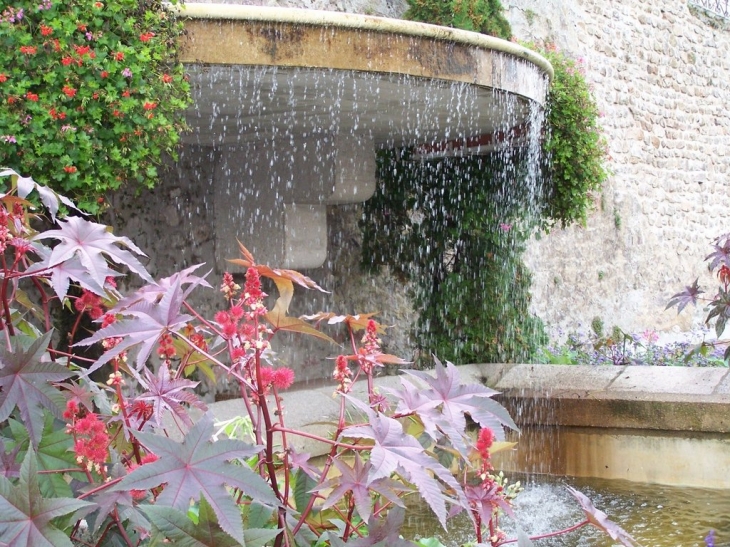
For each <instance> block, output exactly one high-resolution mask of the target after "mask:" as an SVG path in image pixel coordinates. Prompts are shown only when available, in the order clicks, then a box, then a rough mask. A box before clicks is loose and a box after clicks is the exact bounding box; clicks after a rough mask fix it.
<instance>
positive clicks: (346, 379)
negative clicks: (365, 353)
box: [332, 355, 352, 393]
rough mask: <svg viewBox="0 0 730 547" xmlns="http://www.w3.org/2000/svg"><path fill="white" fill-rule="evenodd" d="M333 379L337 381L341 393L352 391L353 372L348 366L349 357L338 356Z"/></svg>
mask: <svg viewBox="0 0 730 547" xmlns="http://www.w3.org/2000/svg"><path fill="white" fill-rule="evenodd" d="M332 378H334V379H335V381H337V383H338V384H339V386H337V391H339V392H340V393H347V392H348V391H350V384H352V370H350V367H349V366H348V364H347V357H345V356H344V355H338V356H337V360H336V361H335V371H334V372H333V373H332Z"/></svg>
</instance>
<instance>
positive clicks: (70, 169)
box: [63, 165, 78, 174]
mask: <svg viewBox="0 0 730 547" xmlns="http://www.w3.org/2000/svg"><path fill="white" fill-rule="evenodd" d="M63 170H64V171H66V172H67V173H68V174H71V173H75V172H76V171H78V169H76V166H75V165H67V166H66V167H64V168H63Z"/></svg>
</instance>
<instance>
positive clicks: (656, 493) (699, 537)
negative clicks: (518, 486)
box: [404, 476, 730, 547]
mask: <svg viewBox="0 0 730 547" xmlns="http://www.w3.org/2000/svg"><path fill="white" fill-rule="evenodd" d="M516 478H520V477H519V476H517V477H516ZM523 482H524V481H523ZM565 485H569V486H572V487H573V488H576V489H578V490H580V491H581V492H583V493H584V494H586V495H587V496H588V497H589V498H591V500H592V501H593V503H594V505H595V506H596V507H597V508H598V509H601V510H602V511H604V512H605V513H607V514H608V516H609V518H610V519H611V520H612V521H614V522H616V523H618V524H619V525H620V526H622V527H623V528H624V529H625V530H626V531H627V532H629V533H630V534H631V535H632V536H633V537H634V538H635V539H636V540H637V541H638V543H639V544H641V545H642V547H705V541H704V538H705V536H707V534H708V532H709V531H710V530H715V532H716V536H715V547H729V546H730V491H729V490H724V489H700V488H683V487H675V486H663V485H652V484H642V483H635V482H629V481H622V480H610V481H609V480H603V479H585V478H569V477H560V478H551V477H540V478H539V482H537V481H534V480H530V479H527V484H526V485H525V491H524V492H522V493H521V494H520V495H519V496H518V498H517V500H516V501H515V516H516V520H517V522H518V523H519V525H520V526H521V527H522V529H523V530H525V531H526V532H527V533H528V534H529V535H531V536H535V535H539V534H544V533H548V532H552V531H555V530H557V529H560V528H565V527H568V526H571V525H572V524H575V523H578V522H580V521H582V520H584V517H583V513H582V511H581V509H580V508H579V506H578V504H577V502H576V501H575V499H574V498H573V497H572V496H571V495H570V493H569V492H568V491H567V490H566V489H565V487H564V486H565ZM409 509H410V507H409ZM462 517H464V516H462V515H460V516H459V517H457V519H455V520H454V521H453V524H452V525H451V526H450V529H449V530H448V531H447V532H444V530H443V529H441V528H440V526H439V525H438V522H436V521H435V520H434V519H433V518H431V517H430V516H429V515H428V508H424V507H414V508H413V511H409V512H408V516H407V517H406V518H407V522H406V530H405V531H404V533H405V534H406V535H407V536H409V537H414V538H418V537H428V536H432V535H435V536H437V537H439V538H440V539H441V541H442V542H443V543H444V544H445V545H447V547H456V546H459V545H462V544H463V543H466V542H468V541H473V539H474V535H473V532H472V531H471V528H470V526H471V525H470V523H469V521H468V519H467V518H465V517H464V518H462ZM502 527H503V529H504V530H505V531H507V532H508V536H509V537H510V538H512V537H515V536H514V533H513V532H514V523H513V522H512V521H511V519H510V518H509V517H505V518H503V521H502ZM511 545H514V544H511ZM614 545H617V544H616V543H615V542H613V541H612V540H611V539H610V538H609V537H608V536H606V535H604V534H603V533H601V532H600V531H598V530H597V529H595V528H593V527H590V526H587V527H583V528H581V529H579V530H577V531H575V532H571V533H570V534H566V535H562V536H559V537H557V538H553V539H544V540H540V541H536V542H535V547H613V546H614Z"/></svg>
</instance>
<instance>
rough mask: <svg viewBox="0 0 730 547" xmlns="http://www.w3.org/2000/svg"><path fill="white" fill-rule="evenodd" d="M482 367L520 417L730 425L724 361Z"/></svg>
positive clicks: (683, 427)
mask: <svg viewBox="0 0 730 547" xmlns="http://www.w3.org/2000/svg"><path fill="white" fill-rule="evenodd" d="M481 367H482V369H483V377H484V378H485V380H486V383H487V385H489V386H490V387H492V388H494V389H496V390H498V391H500V392H501V395H500V396H498V399H499V400H500V401H501V402H502V404H504V405H505V406H506V407H507V408H508V409H509V410H510V412H511V413H512V415H513V417H514V418H515V421H516V422H517V423H518V424H519V425H555V426H578V427H597V428H627V429H645V430H663V431H697V432H707V433H730V412H728V410H730V389H729V387H730V379H729V374H730V372H729V371H728V369H725V368H688V367H676V368H675V367H651V366H646V367H640V366H626V367H591V366H571V365H482V366H481Z"/></svg>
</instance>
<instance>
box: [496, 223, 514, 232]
mask: <svg viewBox="0 0 730 547" xmlns="http://www.w3.org/2000/svg"><path fill="white" fill-rule="evenodd" d="M499 229H500V230H502V231H503V232H509V231H510V230H511V229H512V225H511V224H506V223H504V222H502V223H500V225H499Z"/></svg>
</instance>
